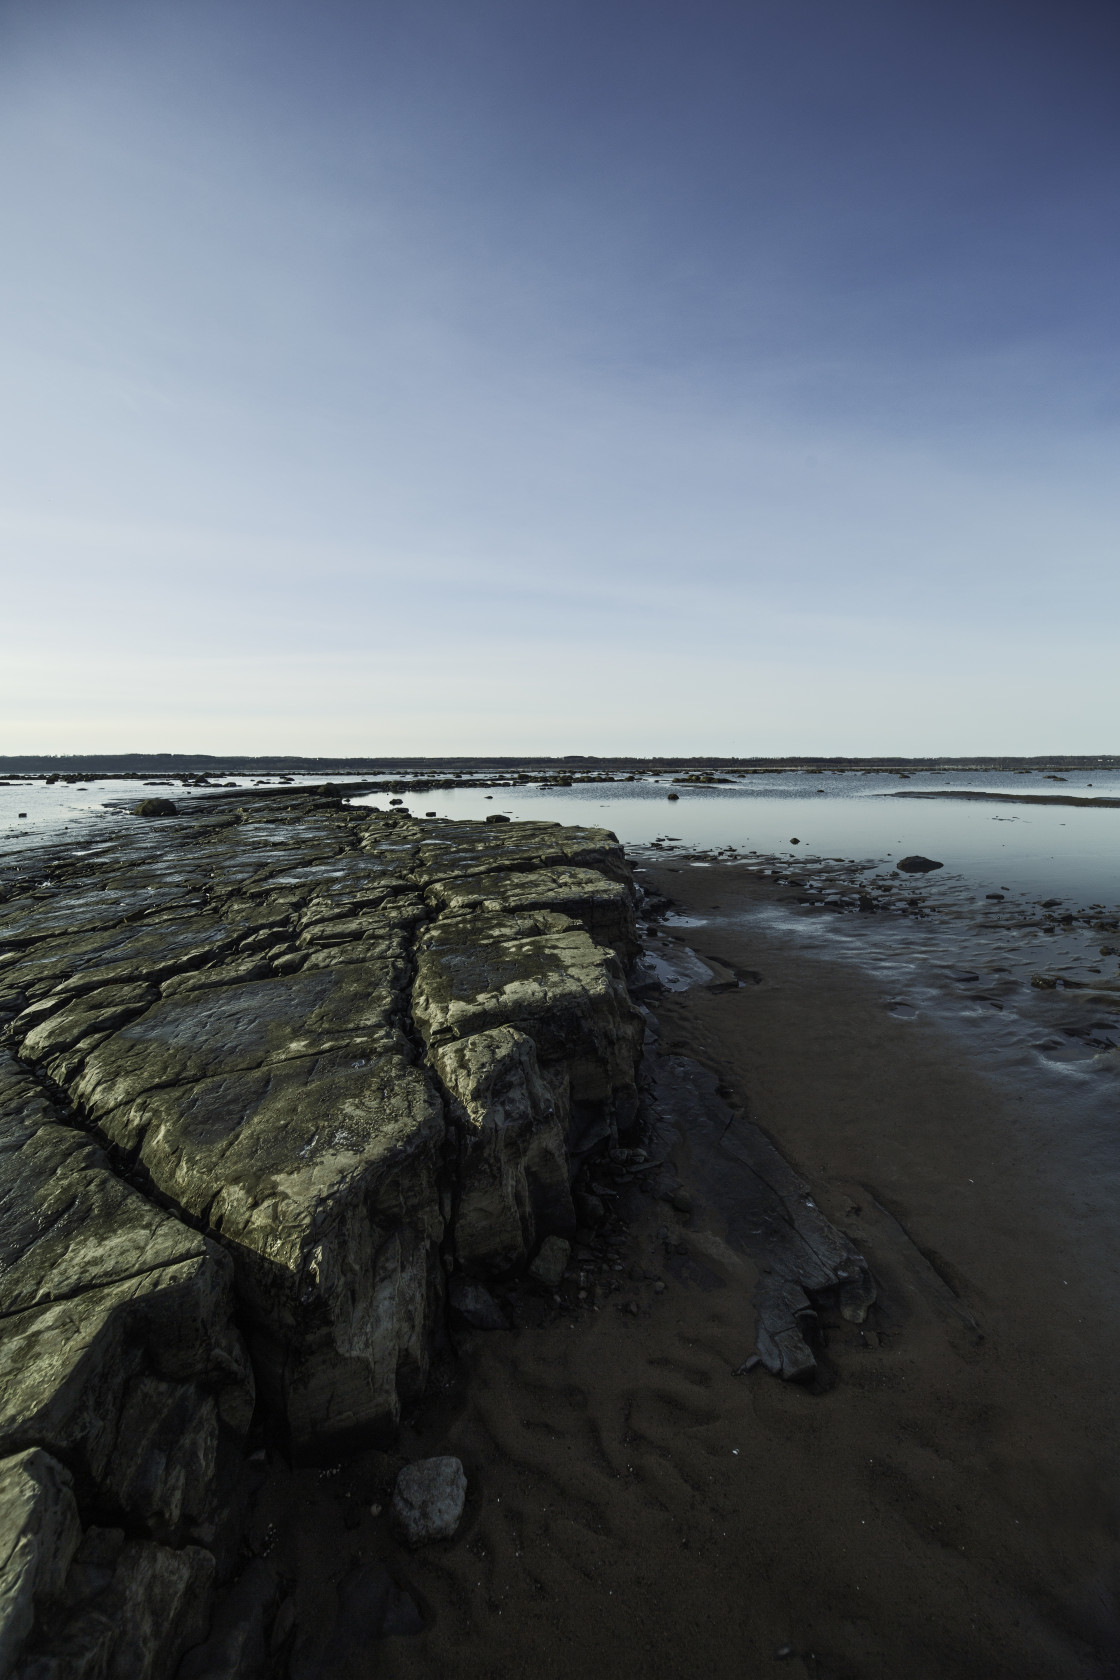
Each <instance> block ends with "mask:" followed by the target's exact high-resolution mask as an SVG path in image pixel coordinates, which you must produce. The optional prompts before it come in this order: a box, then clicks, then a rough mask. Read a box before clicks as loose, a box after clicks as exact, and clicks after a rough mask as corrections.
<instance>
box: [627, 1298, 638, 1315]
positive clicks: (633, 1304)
mask: <svg viewBox="0 0 1120 1680" xmlns="http://www.w3.org/2000/svg"><path fill="white" fill-rule="evenodd" d="M626 1311H627V1312H628V1313H633V1314H634V1317H635V1318H637V1316H638V1303H637V1301H627V1303H626Z"/></svg>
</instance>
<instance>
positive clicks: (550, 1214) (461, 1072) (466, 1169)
mask: <svg viewBox="0 0 1120 1680" xmlns="http://www.w3.org/2000/svg"><path fill="white" fill-rule="evenodd" d="M431 1063H432V1066H433V1068H434V1069H435V1071H436V1072H437V1073H438V1074H439V1076H440V1080H441V1083H442V1085H443V1087H444V1089H445V1091H446V1092H447V1095H448V1106H449V1110H450V1114H451V1117H452V1119H453V1120H454V1121H455V1122H457V1127H456V1130H457V1135H458V1139H459V1151H458V1163H457V1168H458V1170H457V1180H458V1198H457V1204H456V1207H455V1211H454V1215H453V1232H454V1243H455V1256H456V1259H457V1260H458V1262H459V1264H460V1265H461V1266H463V1267H465V1268H466V1269H467V1270H469V1271H475V1272H480V1273H482V1274H483V1275H486V1274H499V1275H500V1274H501V1273H503V1272H508V1271H510V1270H512V1269H513V1268H515V1267H517V1266H520V1265H523V1264H524V1262H525V1261H526V1260H527V1258H528V1256H529V1255H530V1254H531V1253H532V1251H533V1249H534V1247H535V1246H536V1243H537V1241H538V1238H539V1234H540V1232H541V1231H547V1230H549V1229H551V1228H553V1227H555V1226H556V1225H562V1226H564V1225H571V1224H573V1223H574V1215H573V1212H572V1198H571V1192H570V1190H569V1188H568V1152H567V1132H568V1120H569V1112H568V1088H567V1080H566V1078H565V1077H564V1073H565V1071H566V1070H565V1069H564V1068H563V1067H562V1066H561V1067H560V1068H554V1070H553V1077H552V1079H551V1080H547V1079H545V1077H544V1076H543V1075H542V1073H541V1069H540V1066H539V1063H538V1059H537V1052H536V1047H535V1045H534V1043H533V1040H532V1039H531V1038H529V1037H528V1036H527V1035H526V1034H525V1033H523V1032H518V1031H517V1030H516V1029H514V1028H512V1027H495V1028H493V1029H491V1030H490V1031H487V1032H480V1033H472V1034H471V1035H470V1036H468V1037H466V1038H463V1039H458V1040H454V1041H453V1042H451V1043H449V1044H446V1045H443V1046H437V1047H436V1048H435V1049H433V1051H432V1055H431Z"/></svg>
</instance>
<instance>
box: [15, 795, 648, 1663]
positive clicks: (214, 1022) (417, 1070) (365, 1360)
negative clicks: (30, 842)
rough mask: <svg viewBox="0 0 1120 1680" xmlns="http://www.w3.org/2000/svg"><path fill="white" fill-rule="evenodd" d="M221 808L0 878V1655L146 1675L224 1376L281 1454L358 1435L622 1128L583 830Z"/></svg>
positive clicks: (220, 1426) (597, 864)
mask: <svg viewBox="0 0 1120 1680" xmlns="http://www.w3.org/2000/svg"><path fill="white" fill-rule="evenodd" d="M241 797H243V796H241ZM257 817H258V813H257V812H256V811H248V812H246V811H237V810H235V809H234V808H233V807H232V806H231V805H227V804H222V803H218V802H215V803H214V804H213V805H210V806H208V807H207V808H205V809H195V810H193V811H190V812H189V813H188V814H186V815H183V816H180V817H178V818H177V819H176V820H174V821H168V822H163V821H158V820H154V821H151V822H145V823H140V822H137V823H136V825H135V828H134V829H133V830H132V831H131V833H130V834H129V835H128V837H127V838H126V840H125V842H124V843H123V844H121V845H118V846H115V847H102V848H90V849H88V850H87V851H85V852H84V853H76V852H73V851H69V850H67V849H65V848H58V849H56V850H55V851H53V852H44V853H42V854H39V855H38V858H37V861H39V862H40V864H41V869H40V870H38V871H36V874H35V876H34V877H33V879H32V881H31V882H21V881H18V880H15V881H12V880H9V882H8V888H9V896H8V902H7V903H6V904H5V906H4V912H3V915H2V916H0V924H2V925H0V1021H3V1020H6V1027H5V1029H4V1037H5V1040H6V1044H7V1050H6V1051H4V1052H3V1053H2V1055H3V1060H0V1212H2V1213H3V1216H4V1218H3V1246H2V1250H0V1313H2V1316H0V1456H2V1457H3V1459H4V1465H3V1466H0V1477H7V1478H8V1479H7V1480H6V1481H3V1483H2V1485H3V1486H4V1487H10V1489H11V1490H13V1491H12V1492H11V1498H10V1499H9V1500H8V1503H7V1504H6V1505H4V1511H5V1512H6V1513H7V1516H6V1518H5V1521H4V1524H3V1527H4V1530H5V1532H6V1533H10V1534H11V1535H12V1536H13V1538H12V1542H11V1547H10V1549H9V1563H10V1568H9V1571H8V1574H7V1575H5V1576H4V1593H5V1595H6V1596H5V1597H4V1598H3V1600H2V1606H0V1607H2V1609H3V1615H2V1617H0V1621H2V1627H3V1633H2V1635H0V1652H6V1653H7V1655H6V1656H5V1657H4V1660H5V1661H6V1662H7V1663H8V1667H9V1669H10V1670H12V1671H13V1672H14V1671H15V1670H14V1668H13V1665H14V1664H16V1663H17V1661H18V1662H19V1663H22V1664H24V1665H27V1664H30V1665H31V1666H30V1667H27V1669H26V1672H27V1675H28V1676H30V1675H31V1674H32V1673H34V1674H35V1675H39V1674H40V1673H41V1674H42V1675H43V1676H44V1677H45V1676H46V1675H47V1674H48V1673H50V1674H55V1673H58V1674H61V1673H63V1672H67V1669H66V1667H65V1664H66V1663H70V1664H71V1667H74V1665H75V1664H77V1665H78V1666H77V1667H74V1671H75V1672H87V1671H88V1672H89V1673H91V1674H92V1673H95V1672H96V1673H97V1674H116V1673H121V1674H124V1673H126V1672H127V1673H130V1674H136V1675H141V1676H142V1675H145V1674H148V1673H151V1674H153V1675H156V1674H160V1673H162V1672H164V1671H165V1670H166V1669H167V1668H168V1665H169V1664H171V1663H172V1661H173V1660H177V1653H178V1652H179V1651H180V1650H181V1649H182V1648H183V1644H184V1640H186V1641H187V1642H190V1640H192V1639H193V1640H197V1639H198V1638H201V1637H202V1634H203V1633H204V1632H205V1627H204V1626H203V1627H202V1628H201V1630H200V1628H199V1626H198V1625H197V1623H198V1617H199V1615H201V1616H202V1618H203V1622H204V1621H205V1605H206V1602H207V1595H208V1592H209V1582H210V1580H211V1579H212V1577H213V1575H214V1572H215V1569H216V1568H217V1569H218V1570H219V1571H220V1570H221V1568H223V1567H224V1564H223V1558H224V1556H225V1551H224V1550H223V1547H224V1544H225V1543H224V1539H223V1536H224V1534H225V1533H226V1532H227V1530H228V1528H229V1525H230V1522H231V1520H232V1516H231V1513H232V1512H233V1509H234V1506H235V1505H236V1497H235V1496H236V1487H237V1478H236V1476H234V1475H231V1474H229V1473H228V1470H227V1468H226V1467H225V1465H226V1460H227V1459H231V1455H232V1456H233V1457H236V1455H237V1453H238V1449H239V1443H240V1441H241V1439H242V1438H243V1436H244V1433H245V1431H246V1429H247V1428H248V1426H249V1422H250V1418H251V1416H252V1414H253V1405H254V1380H255V1383H256V1386H257V1390H258V1392H259V1397H260V1400H261V1402H263V1406H264V1412H265V1415H266V1416H267V1417H268V1418H269V1419H270V1420H271V1421H272V1424H273V1425H274V1426H279V1427H282V1428H283V1429H284V1430H285V1431H286V1432H287V1435H288V1437H289V1439H290V1441H291V1443H292V1444H293V1446H294V1447H295V1448H296V1449H297V1450H300V1451H312V1450H316V1449H317V1448H321V1447H322V1446H323V1445H324V1444H325V1443H328V1442H330V1443H337V1442H338V1441H339V1440H340V1439H342V1438H344V1437H347V1436H350V1435H353V1434H362V1435H368V1434H369V1433H370V1432H371V1431H372V1432H374V1433H375V1434H376V1433H377V1432H378V1431H381V1432H384V1431H388V1430H391V1429H392V1428H393V1426H394V1425H395V1423H396V1421H397V1419H398V1417H399V1415H400V1410H401V1406H402V1404H404V1403H405V1402H407V1401H408V1400H409V1398H410V1397H412V1396H414V1395H416V1394H417V1393H418V1392H419V1391H420V1389H421V1387H422V1385H423V1382H424V1379H425V1375H426V1369H427V1361H428V1358H429V1353H430V1349H431V1346H432V1343H433V1339H434V1334H435V1330H436V1326H437V1324H438V1322H439V1319H440V1316H441V1314H442V1310H443V1296H444V1280H445V1277H446V1274H447V1272H448V1271H449V1270H456V1269H457V1270H458V1271H459V1272H460V1273H462V1274H465V1275H466V1276H468V1277H482V1276H493V1275H495V1274H502V1273H508V1272H510V1271H512V1270H514V1269H516V1268H518V1267H521V1266H523V1265H524V1264H525V1263H526V1262H527V1260H528V1259H529V1258H530V1256H531V1255H532V1253H533V1252H534V1250H535V1249H536V1247H537V1246H538V1245H539V1243H540V1241H541V1239H542V1237H544V1236H546V1235H547V1234H548V1233H549V1232H553V1231H557V1230H561V1231H562V1230H564V1229H567V1228H568V1227H570V1226H571V1225H572V1223H573V1212H572V1201H571V1194H570V1190H569V1184H570V1179H571V1174H572V1171H573V1168H574V1166H575V1165H578V1161H579V1159H580V1157H581V1155H582V1154H584V1153H586V1152H587V1150H588V1149H591V1148H594V1147H596V1146H598V1145H600V1144H603V1143H611V1142H617V1140H618V1136H619V1133H620V1130H622V1131H625V1129H626V1128H627V1127H628V1126H629V1125H631V1124H632V1122H633V1118H634V1115H635V1107H636V1098H635V1073H636V1067H637V1062H638V1056H639V1047H640V1030H639V1023H638V1018H637V1015H636V1012H635V1011H634V1009H633V1006H632V1005H631V1003H630V1000H629V997H628V995H627V991H626V984H625V977H624V964H625V963H627V962H628V961H629V958H630V956H631V954H632V952H633V949H634V943H635V938H634V918H633V891H632V887H631V885H630V882H629V873H628V870H627V867H626V864H625V861H624V859H623V856H622V852H621V848H620V847H619V846H618V845H617V842H616V841H615V840H614V837H613V836H611V835H608V834H606V833H604V832H603V831H601V830H571V829H561V828H558V827H556V826H554V825H548V824H539V825H530V824H517V825H509V826H508V827H507V826H504V825H489V824H475V823H425V824H419V823H414V822H412V821H411V820H410V819H407V818H395V819H394V818H386V817H384V816H380V817H379V816H374V817H372V818H369V817H365V816H362V817H357V816H356V814H355V813H351V812H349V811H347V810H345V809H343V808H341V807H339V805H338V804H337V802H335V801H329V800H319V801H312V802H309V801H307V800H306V799H300V798H298V797H295V796H293V798H292V800H291V802H290V805H288V807H287V808H285V805H284V804H283V803H282V802H280V801H270V802H269V804H268V808H267V811H266V814H265V820H257ZM13 888H14V890H12V889H13ZM21 889H22V890H21ZM235 1319H236V1322H237V1324H239V1325H240V1326H241V1328H242V1329H243V1331H244V1333H245V1335H246V1336H247V1339H248V1356H247V1352H246V1347H245V1345H244V1344H243V1342H242V1337H241V1333H240V1332H239V1330H238V1329H237V1328H235ZM250 1356H251V1357H250ZM5 1497H6V1496H5ZM20 1512H22V1513H23V1515H22V1516H20ZM12 1513H15V1514H14V1515H13V1514H12ZM48 1534H49V1535H50V1536H53V1538H51V1539H50V1541H49V1543H48V1542H46V1541H44V1540H43V1539H42V1536H45V1535H48ZM36 1536H39V1539H36ZM44 1546H47V1547H48V1549H50V1550H51V1551H52V1554H53V1555H54V1557H55V1560H56V1566H53V1567H54V1573H53V1574H52V1573H51V1571H50V1570H45V1571H44V1570H43V1569H40V1568H39V1567H38V1565H37V1564H36V1563H35V1562H34V1559H35V1558H36V1557H38V1556H39V1555H40V1553H42V1552H43V1550H44ZM36 1548H38V1550H37V1549H36ZM227 1549H228V1548H227ZM68 1557H69V1558H70V1560H71V1561H70V1566H69V1569H67V1568H66V1567H65V1564H66V1560H67V1558H68ZM13 1571H14V1573H13ZM200 1605H201V1606H202V1609H201V1611H200V1610H199V1608H198V1607H199V1606H200ZM153 1606H155V1607H156V1609H155V1610H154V1611H153V1609H152V1607H153ZM192 1606H193V1608H192ZM37 1607H38V1610H39V1612H40V1613H41V1615H40V1629H39V1632H38V1633H35V1632H33V1631H31V1632H29V1630H30V1629H31V1628H32V1624H33V1622H34V1619H35V1615H36V1613H37ZM44 1607H49V1611H50V1613H49V1616H48V1617H47V1618H46V1619H47V1620H48V1621H49V1623H50V1627H51V1629H52V1633H51V1639H50V1640H48V1639H47V1637H46V1634H45V1633H44V1631H43V1625H44V1624H43V1619H42V1616H43V1613H44ZM126 1625H127V1627H128V1628H129V1630H130V1632H129V1636H128V1637H129V1639H130V1640H131V1644H129V1643H128V1642H127V1641H126V1642H124V1643H122V1639H123V1634H121V1629H122V1628H123V1627H125V1626H126ZM114 1629H116V1630H117V1631H116V1632H113V1630H114ZM107 1630H109V1631H107ZM2 1639H7V1642H8V1643H7V1645H6V1646H5V1645H4V1644H3V1643H2ZM51 1641H53V1643H51ZM21 1649H22V1650H23V1656H22V1657H17V1653H18V1652H19V1651H20V1650H21ZM83 1653H84V1654H83ZM79 1658H80V1661H79ZM82 1663H85V1664H86V1667H85V1668H82V1667H81V1664H82ZM36 1664H37V1665H38V1666H37V1667H36V1666H35V1665H36ZM52 1664H53V1665H54V1666H53V1667H52V1666H51V1665H52ZM60 1664H61V1665H62V1666H61V1667H60V1666H59V1665H60ZM44 1665H45V1666H44ZM19 1672H20V1673H21V1674H22V1673H23V1672H24V1669H23V1668H22V1667H21V1668H20V1669H19ZM2 1673H3V1667H2V1665H0V1674H2Z"/></svg>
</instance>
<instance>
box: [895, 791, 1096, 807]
mask: <svg viewBox="0 0 1120 1680" xmlns="http://www.w3.org/2000/svg"><path fill="white" fill-rule="evenodd" d="M887 797H888V799H984V800H999V802H1000V803H1001V804H1003V805H1088V806H1096V807H1098V808H1099V809H1100V810H1120V799H1110V798H1108V797H1107V795H1104V794H1102V795H1101V796H1100V798H1096V797H1093V798H1091V799H1090V798H1087V797H1085V796H1083V795H1081V794H1077V793H994V792H993V793H989V792H988V791H987V790H986V789H985V788H928V789H927V788H899V789H898V791H897V792H896V793H891V794H888V795H887Z"/></svg>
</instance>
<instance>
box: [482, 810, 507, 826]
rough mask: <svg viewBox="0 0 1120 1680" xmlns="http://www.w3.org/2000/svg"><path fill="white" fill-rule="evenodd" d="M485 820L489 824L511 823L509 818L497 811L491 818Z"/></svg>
mask: <svg viewBox="0 0 1120 1680" xmlns="http://www.w3.org/2000/svg"><path fill="white" fill-rule="evenodd" d="M485 820H486V821H487V822H488V823H507V822H509V818H508V817H507V816H504V815H503V814H502V812H501V811H495V812H494V813H493V814H492V815H491V816H489V817H487V818H486V819H485Z"/></svg>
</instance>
